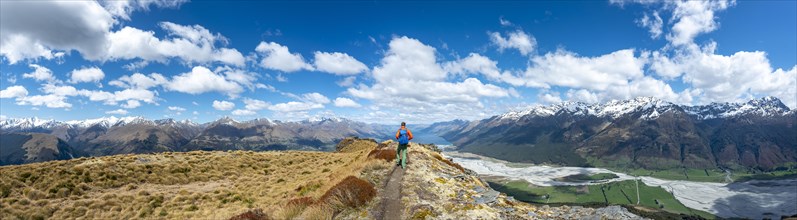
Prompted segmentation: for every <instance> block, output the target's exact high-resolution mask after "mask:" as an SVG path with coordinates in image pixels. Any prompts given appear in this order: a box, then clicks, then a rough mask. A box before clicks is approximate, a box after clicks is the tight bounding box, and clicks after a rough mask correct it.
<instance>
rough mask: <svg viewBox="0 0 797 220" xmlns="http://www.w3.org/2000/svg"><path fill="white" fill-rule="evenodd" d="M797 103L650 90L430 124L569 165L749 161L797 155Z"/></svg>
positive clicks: (462, 138)
mask: <svg viewBox="0 0 797 220" xmlns="http://www.w3.org/2000/svg"><path fill="white" fill-rule="evenodd" d="M796 112H797V111H795V110H790V109H789V108H788V107H787V106H785V105H784V104H783V103H782V102H781V101H780V100H779V99H777V98H774V97H763V98H760V99H753V100H750V101H748V102H745V103H712V104H708V105H700V106H686V105H677V104H673V103H671V102H666V101H662V100H659V99H656V98H651V97H640V98H636V99H631V100H622V101H610V102H607V103H601V104H586V103H581V102H563V103H559V104H554V105H548V106H535V107H531V108H527V109H524V110H522V111H512V112H508V113H505V114H502V115H497V116H493V117H491V118H487V119H483V120H477V121H472V122H462V121H459V122H454V124H458V125H456V126H452V122H445V123H438V124H432V125H431V126H430V127H429V128H434V127H445V129H439V130H438V132H439V135H441V136H442V137H443V138H445V139H446V140H448V141H450V142H452V143H453V144H454V145H456V146H457V147H458V148H459V149H460V150H462V151H469V152H474V153H478V154H483V155H487V156H491V157H496V158H499V159H504V160H509V161H514V162H533V163H553V164H562V165H574V166H603V167H618V166H626V167H627V166H630V167H638V168H649V169H668V168H683V167H687V168H718V167H719V168H731V169H735V168H740V167H744V168H755V169H760V170H772V169H776V168H778V167H779V166H782V165H784V164H789V163H795V162H797V127H795V124H797V114H795V113H796Z"/></svg>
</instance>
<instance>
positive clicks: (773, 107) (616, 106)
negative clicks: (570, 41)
mask: <svg viewBox="0 0 797 220" xmlns="http://www.w3.org/2000/svg"><path fill="white" fill-rule="evenodd" d="M676 108H680V109H683V110H684V112H685V113H686V114H688V115H691V116H693V117H695V118H696V119H698V120H706V119H712V118H729V117H736V116H741V115H758V116H764V117H766V116H777V115H784V114H788V113H789V112H790V109H789V108H788V107H786V105H784V104H783V103H782V102H781V101H780V100H779V99H778V98H775V97H771V96H766V97H762V98H759V99H753V100H750V101H748V102H745V103H711V104H708V105H698V106H687V105H676V104H673V103H671V102H667V101H664V100H661V99H658V98H656V97H637V98H634V99H628V100H612V101H608V102H606V103H602V104H585V103H581V102H561V103H558V104H552V105H537V106H532V107H529V108H526V109H523V110H516V111H510V112H507V113H505V114H502V115H499V116H498V117H497V119H498V120H501V121H504V120H518V119H520V118H522V117H526V116H531V117H548V116H553V115H557V114H562V113H567V114H570V115H581V116H587V115H591V116H596V117H608V118H613V119H615V118H619V117H622V116H624V115H627V114H632V113H641V114H640V115H639V117H640V118H641V119H645V120H652V119H656V118H658V117H659V116H661V114H663V113H665V112H668V111H671V110H673V109H676Z"/></svg>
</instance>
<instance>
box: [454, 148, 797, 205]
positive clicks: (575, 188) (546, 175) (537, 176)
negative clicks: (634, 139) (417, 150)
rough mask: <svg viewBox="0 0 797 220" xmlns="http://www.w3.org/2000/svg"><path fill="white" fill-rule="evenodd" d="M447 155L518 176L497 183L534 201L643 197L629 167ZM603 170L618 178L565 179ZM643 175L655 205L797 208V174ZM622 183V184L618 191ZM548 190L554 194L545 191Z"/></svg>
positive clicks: (485, 170)
mask: <svg viewBox="0 0 797 220" xmlns="http://www.w3.org/2000/svg"><path fill="white" fill-rule="evenodd" d="M447 155H451V156H453V158H454V161H455V162H457V163H459V164H462V166H464V167H466V168H468V169H472V170H474V171H476V172H477V173H479V174H482V175H489V176H498V177H504V178H506V179H510V180H513V181H494V183H496V185H497V188H504V189H506V190H508V191H510V192H511V191H514V192H515V193H510V194H513V195H515V196H518V198H526V199H527V200H529V201H531V202H538V203H542V202H543V200H545V201H544V202H549V201H550V202H556V203H594V202H598V203H600V202H603V203H609V204H634V203H637V199H636V189H635V188H636V186H635V185H634V187H633V188H631V185H632V184H636V183H635V182H634V180H635V179H637V177H634V176H631V175H628V174H625V173H619V172H614V171H611V170H607V169H602V168H582V167H554V166H544V165H530V164H517V163H507V162H504V161H500V160H496V159H493V158H487V157H482V156H478V155H473V154H466V153H458V152H447ZM601 173H612V174H615V175H617V178H614V179H608V180H603V181H588V182H564V181H561V180H562V178H564V177H567V176H571V175H576V174H586V175H592V174H601ZM638 180H639V182H638V183H639V187H640V197H641V200H640V204H641V205H644V206H647V207H649V208H653V209H663V210H667V211H670V212H674V213H685V214H698V215H701V216H707V215H705V214H703V212H707V213H712V214H714V215H718V216H720V217H726V218H728V217H745V218H767V217H770V218H771V217H775V218H779V217H780V216H791V215H794V214H797V179H782V180H752V181H745V182H734V183H730V184H727V183H712V182H694V181H684V180H665V179H659V178H653V177H647V176H640V177H638ZM609 188H611V189H609ZM617 188H619V189H622V190H620V191H617V192H614V191H613V190H614V189H617ZM596 192H597V193H600V194H596ZM545 195H548V196H547V197H543V196H545ZM645 197H648V198H647V199H645ZM673 197H674V198H675V199H677V200H675V199H673ZM602 200H603V201H602ZM661 206H663V207H661ZM684 206H685V207H684ZM690 209H694V210H699V211H697V212H695V211H691V210H690Z"/></svg>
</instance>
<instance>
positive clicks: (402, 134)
mask: <svg viewBox="0 0 797 220" xmlns="http://www.w3.org/2000/svg"><path fill="white" fill-rule="evenodd" d="M396 139H398V142H399V145H398V149H396V166H399V165H400V166H401V169H406V168H407V147H408V145H409V144H410V140H412V131H410V129H409V128H407V123H404V122H401V128H399V130H398V131H396Z"/></svg>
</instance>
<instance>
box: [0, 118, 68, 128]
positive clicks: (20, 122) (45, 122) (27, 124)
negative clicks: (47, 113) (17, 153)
mask: <svg viewBox="0 0 797 220" xmlns="http://www.w3.org/2000/svg"><path fill="white" fill-rule="evenodd" d="M60 124H61V122H58V121H55V120H53V119H40V118H38V117H31V118H9V119H6V120H2V121H0V128H11V127H14V128H23V129H30V128H37V127H41V128H52V127H55V126H58V125H60Z"/></svg>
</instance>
